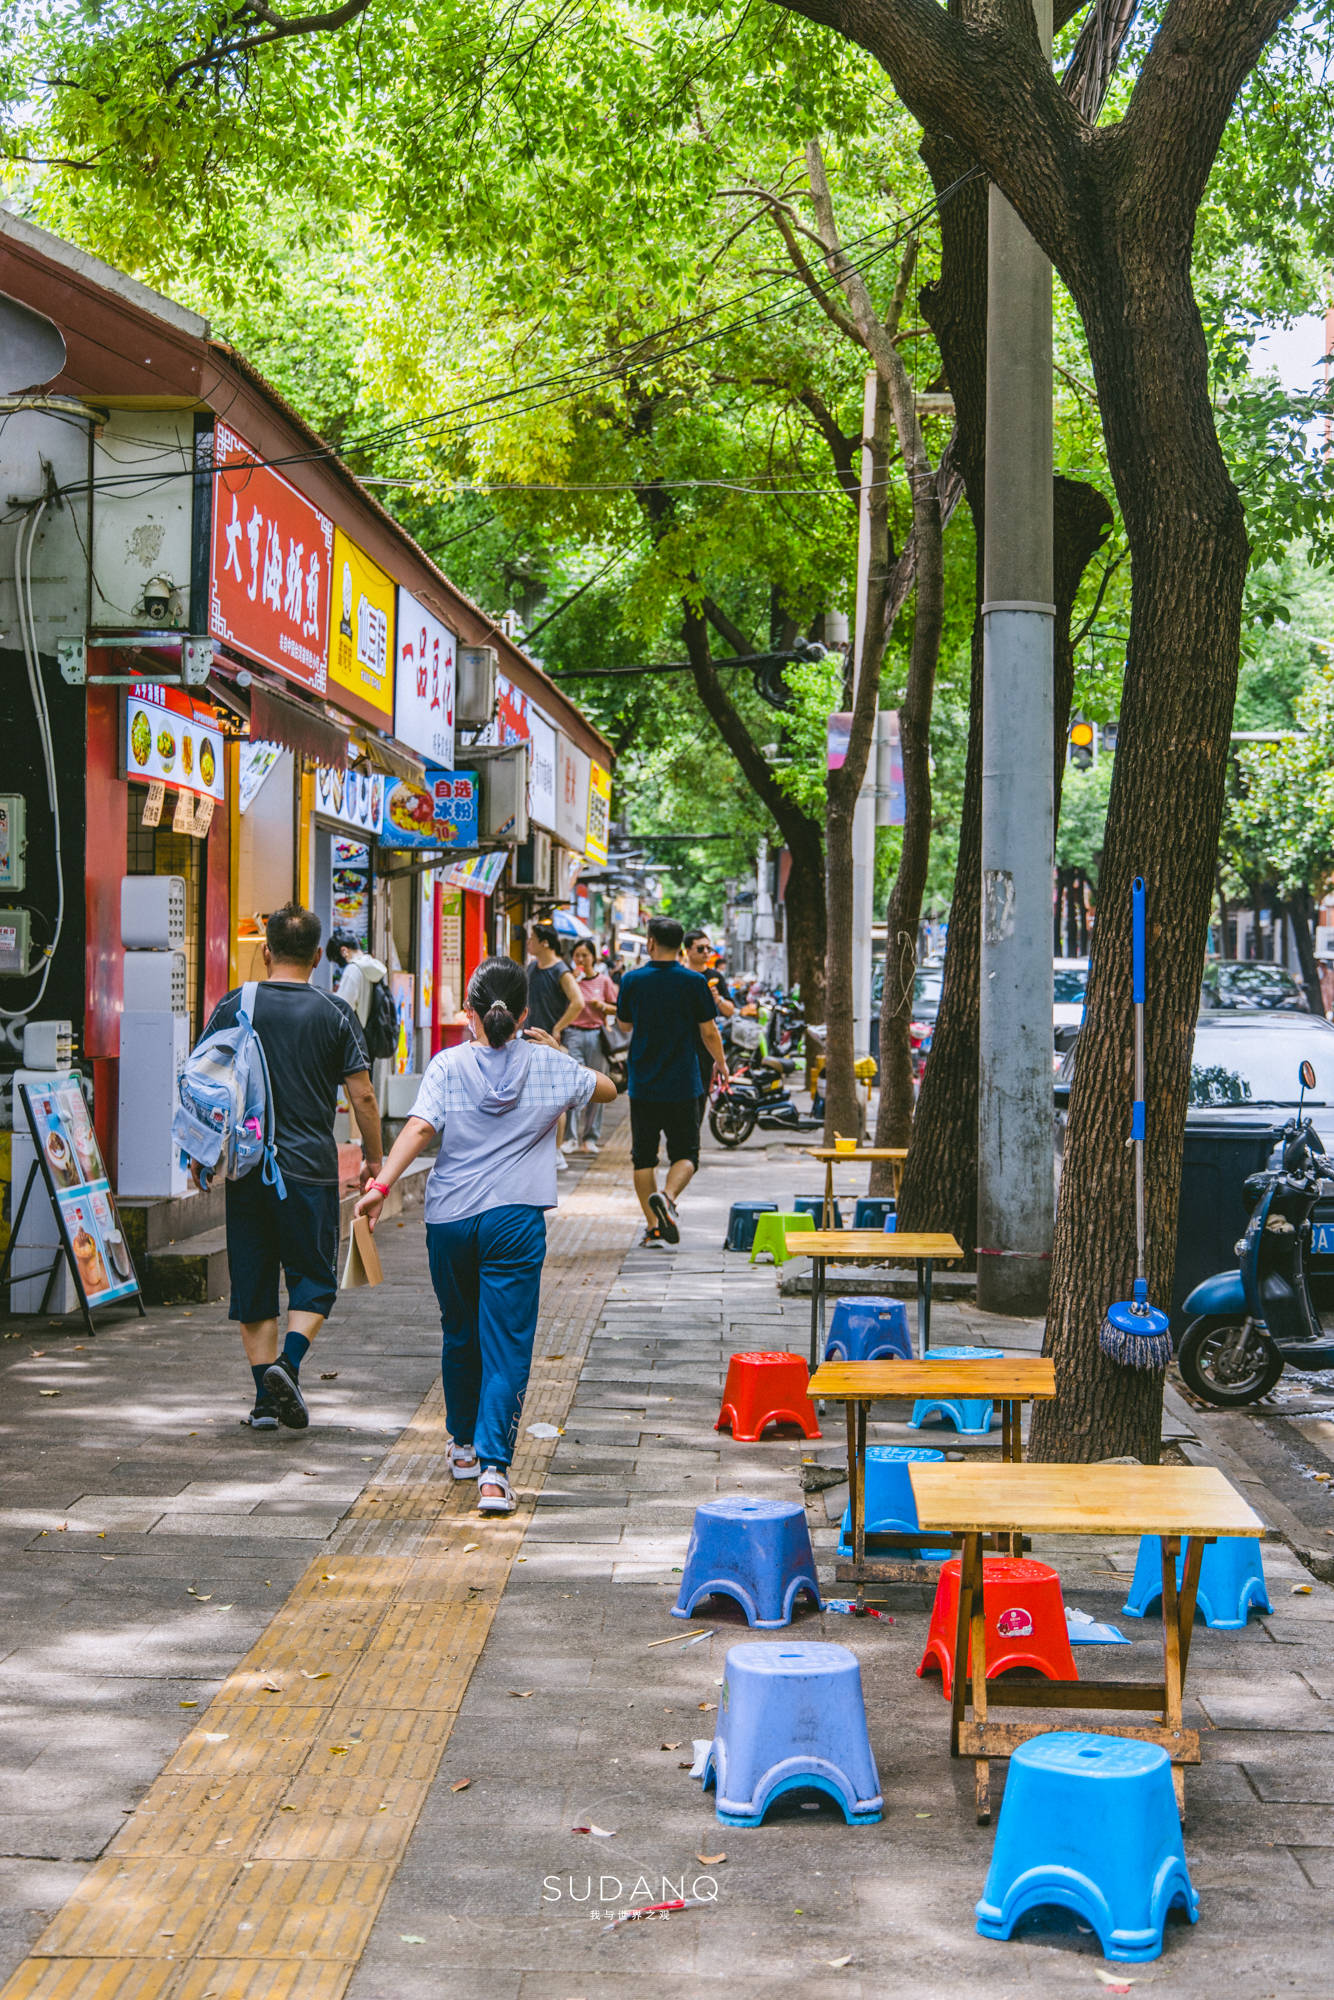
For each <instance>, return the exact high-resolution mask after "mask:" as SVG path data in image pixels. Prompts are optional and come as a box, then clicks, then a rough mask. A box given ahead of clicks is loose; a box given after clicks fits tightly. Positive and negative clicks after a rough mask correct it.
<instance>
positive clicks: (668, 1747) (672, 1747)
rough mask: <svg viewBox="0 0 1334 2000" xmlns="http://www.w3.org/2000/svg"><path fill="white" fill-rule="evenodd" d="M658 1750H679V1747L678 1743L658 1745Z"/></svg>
mask: <svg viewBox="0 0 1334 2000" xmlns="http://www.w3.org/2000/svg"><path fill="white" fill-rule="evenodd" d="M658 1748H659V1750H679V1749H680V1748H681V1746H680V1744H679V1743H660V1744H659V1745H658Z"/></svg>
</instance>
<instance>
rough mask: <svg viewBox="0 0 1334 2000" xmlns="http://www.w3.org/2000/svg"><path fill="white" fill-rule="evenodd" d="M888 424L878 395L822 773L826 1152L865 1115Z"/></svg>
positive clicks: (857, 1130)
mask: <svg viewBox="0 0 1334 2000" xmlns="http://www.w3.org/2000/svg"><path fill="white" fill-rule="evenodd" d="M889 437H890V423H889V412H888V408H887V399H886V396H885V393H884V389H883V387H882V388H881V392H880V395H879V397H878V399H877V402H876V416H875V428H874V433H873V437H872V447H871V489H870V497H869V500H868V502H867V513H868V522H867V531H866V532H867V539H868V541H869V544H870V557H869V580H868V583H867V590H866V606H865V613H864V615H865V621H866V622H865V630H864V631H863V632H860V633H858V634H857V654H858V660H857V679H856V693H855V696H854V698H853V703H852V726H851V728H850V730H849V734H848V749H847V755H846V757H845V759H844V762H843V765H842V767H841V769H839V770H837V771H831V772H830V773H829V783H828V806H827V808H826V814H825V899H826V905H827V909H828V944H827V947H826V952H825V1100H824V1101H825V1144H826V1145H827V1146H828V1145H832V1144H833V1142H834V1138H835V1136H836V1135H838V1134H840V1133H841V1134H842V1135H843V1136H844V1137H846V1138H852V1137H853V1136H858V1137H859V1136H860V1135H861V1132H862V1129H863V1118H864V1111H863V1105H862V1099H861V1094H860V1092H859V1091H858V1089H857V1078H856V1075H855V1073H854V1070H853V1063H854V1061H855V1057H856V1049H855V1044H854V1034H853V1014H854V996H853V991H852V929H853V924H854V921H855V918H856V912H855V910H854V908H853V884H852V830H853V816H854V814H855V812H856V809H857V798H858V794H859V793H860V791H861V788H862V785H863V783H864V782H865V778H866V766H867V763H868V761H869V758H870V754H871V746H872V744H873V742H874V740H875V727H876V714H877V711H878V708H879V697H880V665H881V661H882V659H883V657H884V651H885V638H886V633H885V617H886V611H887V608H888V605H889V601H890V590H891V562H892V559H893V550H892V548H891V546H890V536H889V478H888V472H889Z"/></svg>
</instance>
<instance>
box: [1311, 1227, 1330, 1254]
mask: <svg viewBox="0 0 1334 2000" xmlns="http://www.w3.org/2000/svg"><path fill="white" fill-rule="evenodd" d="M1311 1252H1312V1255H1313V1256H1316V1257H1334V1222H1317V1223H1315V1224H1313V1226H1312V1229H1311Z"/></svg>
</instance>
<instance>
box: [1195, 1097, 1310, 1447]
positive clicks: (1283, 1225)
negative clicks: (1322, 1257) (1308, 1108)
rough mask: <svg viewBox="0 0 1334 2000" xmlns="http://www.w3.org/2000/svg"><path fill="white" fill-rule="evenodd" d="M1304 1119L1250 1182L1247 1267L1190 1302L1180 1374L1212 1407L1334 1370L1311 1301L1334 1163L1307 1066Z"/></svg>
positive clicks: (1207, 1285)
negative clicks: (1287, 1377)
mask: <svg viewBox="0 0 1334 2000" xmlns="http://www.w3.org/2000/svg"><path fill="white" fill-rule="evenodd" d="M1298 1075H1299V1077H1300V1080H1301V1097H1300V1098H1299V1101H1298V1107H1297V1115H1296V1116H1295V1117H1294V1118H1290V1119H1289V1120H1288V1122H1287V1123H1286V1125H1285V1126H1284V1127H1283V1136H1282V1139H1281V1141H1280V1143H1279V1145H1278V1147H1277V1148H1276V1149H1275V1153H1274V1157H1273V1158H1272V1159H1271V1160H1270V1163H1269V1165H1268V1166H1267V1167H1266V1168H1265V1169H1264V1170H1263V1172H1261V1173H1258V1174H1251V1175H1250V1176H1249V1177H1248V1179H1247V1180H1246V1182H1245V1192H1246V1196H1247V1199H1248V1200H1249V1201H1250V1202H1251V1203H1252V1208H1251V1216H1250V1221H1249V1222H1248V1223H1247V1225H1246V1234H1245V1235H1244V1236H1243V1237H1242V1239H1241V1241H1240V1243H1238V1245H1237V1256H1238V1258H1239V1260H1240V1268H1239V1269H1238V1270H1235V1271H1220V1272H1219V1273H1218V1274H1217V1276H1216V1277H1212V1278H1206V1279H1205V1280H1204V1282H1203V1284H1199V1285H1197V1286H1196V1287H1195V1289H1194V1291H1193V1292H1192V1293H1191V1294H1190V1296H1189V1297H1188V1298H1187V1300H1186V1302H1185V1305H1184V1307H1183V1311H1185V1312H1187V1313H1190V1314H1192V1315H1193V1317H1192V1319H1191V1322H1190V1324H1189V1325H1188V1326H1187V1328H1186V1330H1185V1332H1184V1333H1183V1334H1182V1336H1181V1344H1180V1347H1179V1348H1178V1350H1177V1367H1178V1368H1179V1370H1180V1371H1181V1379H1182V1381H1183V1382H1184V1383H1185V1384H1186V1387H1187V1388H1188V1389H1190V1390H1191V1391H1193V1393H1194V1394H1195V1395H1197V1396H1199V1397H1201V1398H1202V1399H1203V1400H1204V1401H1205V1402H1207V1403H1216V1404H1218V1405H1219V1406H1220V1407H1222V1408H1223V1409H1238V1408H1240V1407H1241V1406H1242V1405H1243V1404H1245V1403H1253V1402H1255V1401H1256V1400H1257V1399H1258V1398H1259V1397H1261V1396H1265V1395H1267V1394H1268V1393H1269V1391H1270V1390H1271V1389H1272V1388H1273V1386H1274V1384H1275V1383H1276V1382H1277V1381H1278V1379H1279V1377H1280V1376H1281V1375H1282V1373H1283V1370H1284V1368H1285V1366H1286V1367H1292V1368H1301V1369H1319V1368H1330V1367H1334V1330H1327V1329H1326V1328H1325V1327H1324V1326H1323V1325H1322V1323H1321V1320H1320V1316H1319V1314H1318V1313H1317V1311H1316V1308H1315V1302H1314V1300H1313V1299H1312V1297H1311V1286H1310V1269H1309V1258H1310V1253H1311V1211H1312V1209H1313V1208H1314V1207H1315V1205H1316V1202H1317V1201H1318V1200H1320V1199H1321V1197H1322V1196H1328V1195H1329V1194H1331V1193H1334V1159H1331V1158H1330V1157H1329V1156H1328V1155H1327V1154H1326V1153H1325V1150H1324V1147H1323V1145H1322V1143H1321V1141H1320V1139H1319V1137H1318V1136H1317V1134H1316V1132H1315V1130H1314V1128H1313V1126H1312V1124H1311V1121H1310V1119H1309V1118H1304V1117H1303V1116H1302V1110H1301V1101H1302V1100H1303V1099H1304V1098H1305V1095H1306V1092H1307V1091H1308V1090H1313V1089H1314V1088H1315V1080H1316V1078H1315V1070H1314V1068H1313V1067H1312V1065H1311V1063H1310V1062H1303V1063H1302V1064H1301V1066H1300V1068H1299V1071H1298Z"/></svg>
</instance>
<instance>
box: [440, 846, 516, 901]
mask: <svg viewBox="0 0 1334 2000" xmlns="http://www.w3.org/2000/svg"><path fill="white" fill-rule="evenodd" d="M508 860H509V849H508V848H507V847H502V848H499V849H496V850H495V851H493V852H492V853H490V854H474V855H473V857H472V858H471V860H469V861H454V862H451V864H450V866H449V867H448V868H446V869H444V870H443V871H442V873H441V876H440V881H441V885H442V887H444V888H446V889H471V890H472V892H473V893H474V895H478V896H489V895H490V894H491V891H492V890H493V889H494V888H495V886H496V884H497V882H498V881H499V880H500V878H501V876H502V875H503V874H504V872H505V863H506V862H507V861H508Z"/></svg>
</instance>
